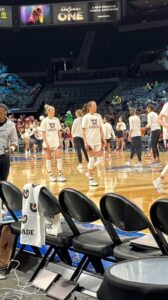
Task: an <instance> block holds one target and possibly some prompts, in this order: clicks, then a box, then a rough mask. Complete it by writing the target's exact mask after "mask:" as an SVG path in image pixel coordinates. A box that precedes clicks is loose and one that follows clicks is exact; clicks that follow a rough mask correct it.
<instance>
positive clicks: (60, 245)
mask: <svg viewBox="0 0 168 300" xmlns="http://www.w3.org/2000/svg"><path fill="white" fill-rule="evenodd" d="M0 195H1V198H2V201H3V203H4V204H5V205H6V207H7V209H9V211H10V212H11V213H12V214H13V217H14V219H15V222H14V223H12V224H11V230H12V232H13V233H14V234H16V242H15V247H14V249H13V256H12V257H15V258H17V257H18V256H19V254H20V253H21V251H23V250H24V248H25V247H26V245H22V246H21V248H20V250H19V252H17V254H16V256H15V253H16V244H17V240H18V237H19V236H20V232H21V222H19V221H18V219H17V217H16V215H15V214H14V211H13V210H15V209H16V210H21V209H22V192H21V191H20V190H19V189H18V188H17V187H15V186H14V185H13V184H11V183H9V182H6V181H3V182H1V183H0ZM39 201H40V203H41V205H42V208H43V214H44V216H45V217H53V216H55V215H57V214H59V213H61V210H60V206H59V202H58V200H57V199H56V197H55V196H54V195H53V194H52V193H51V192H50V191H49V190H48V189H47V188H45V187H44V188H42V189H41V191H40V195H39ZM63 214H64V213H63ZM64 217H65V218H66V219H67V220H68V224H71V227H72V228H73V222H71V219H70V218H69V216H68V215H67V216H66V215H65V214H64ZM68 224H67V222H65V223H63V224H62V232H61V233H59V234H58V235H57V236H53V235H50V234H46V244H47V245H49V248H48V250H47V251H46V253H45V255H44V257H43V258H42V260H41V262H40V264H39V266H38V268H37V270H36V271H35V273H34V274H33V276H32V279H33V278H34V277H35V275H36V274H37V272H38V270H39V269H40V268H42V267H43V266H44V264H46V261H47V260H48V261H50V260H52V259H53V258H54V256H55V255H56V254H58V256H59V257H60V259H61V260H62V261H63V262H64V263H67V264H70V265H71V264H72V260H71V257H70V255H69V252H68V248H69V247H70V246H71V245H72V238H73V236H74V234H78V232H80V231H81V232H83V231H84V230H83V229H82V228H78V230H77V231H75V229H76V227H75V228H73V231H72V230H71V228H70V227H69V225H68ZM32 249H33V250H34V252H35V254H36V255H37V256H41V252H40V250H39V248H37V247H34V246H33V247H32ZM10 269H11V266H9V269H8V270H7V272H9V271H10Z"/></svg>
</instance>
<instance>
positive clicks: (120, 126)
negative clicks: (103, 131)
mask: <svg viewBox="0 0 168 300" xmlns="http://www.w3.org/2000/svg"><path fill="white" fill-rule="evenodd" d="M125 130H126V125H125V123H124V122H123V120H122V117H119V118H118V122H117V124H116V150H119V149H120V147H121V150H123V149H124V146H125V142H124V132H125Z"/></svg>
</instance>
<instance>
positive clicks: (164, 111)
mask: <svg viewBox="0 0 168 300" xmlns="http://www.w3.org/2000/svg"><path fill="white" fill-rule="evenodd" d="M160 114H161V115H164V116H166V117H167V116H168V102H166V103H165V104H164V105H163V107H162V110H161V112H160Z"/></svg>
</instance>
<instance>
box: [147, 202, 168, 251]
mask: <svg viewBox="0 0 168 300" xmlns="http://www.w3.org/2000/svg"><path fill="white" fill-rule="evenodd" d="M150 217H151V221H152V224H153V226H154V227H155V229H156V231H157V233H158V234H159V235H160V236H161V237H162V240H163V242H164V246H165V248H166V250H167V253H168V242H167V240H166V239H165V237H164V235H163V234H168V199H166V198H163V199H159V200H157V201H156V202H154V203H153V204H152V206H151V208H150Z"/></svg>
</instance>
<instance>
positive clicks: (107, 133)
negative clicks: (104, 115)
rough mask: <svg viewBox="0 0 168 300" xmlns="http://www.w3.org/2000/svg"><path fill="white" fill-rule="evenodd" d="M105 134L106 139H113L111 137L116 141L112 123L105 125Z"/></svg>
mask: <svg viewBox="0 0 168 300" xmlns="http://www.w3.org/2000/svg"><path fill="white" fill-rule="evenodd" d="M103 133H104V137H105V139H107V140H108V139H111V137H113V138H114V139H115V133H114V130H113V127H112V125H111V124H110V123H105V124H103Z"/></svg>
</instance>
